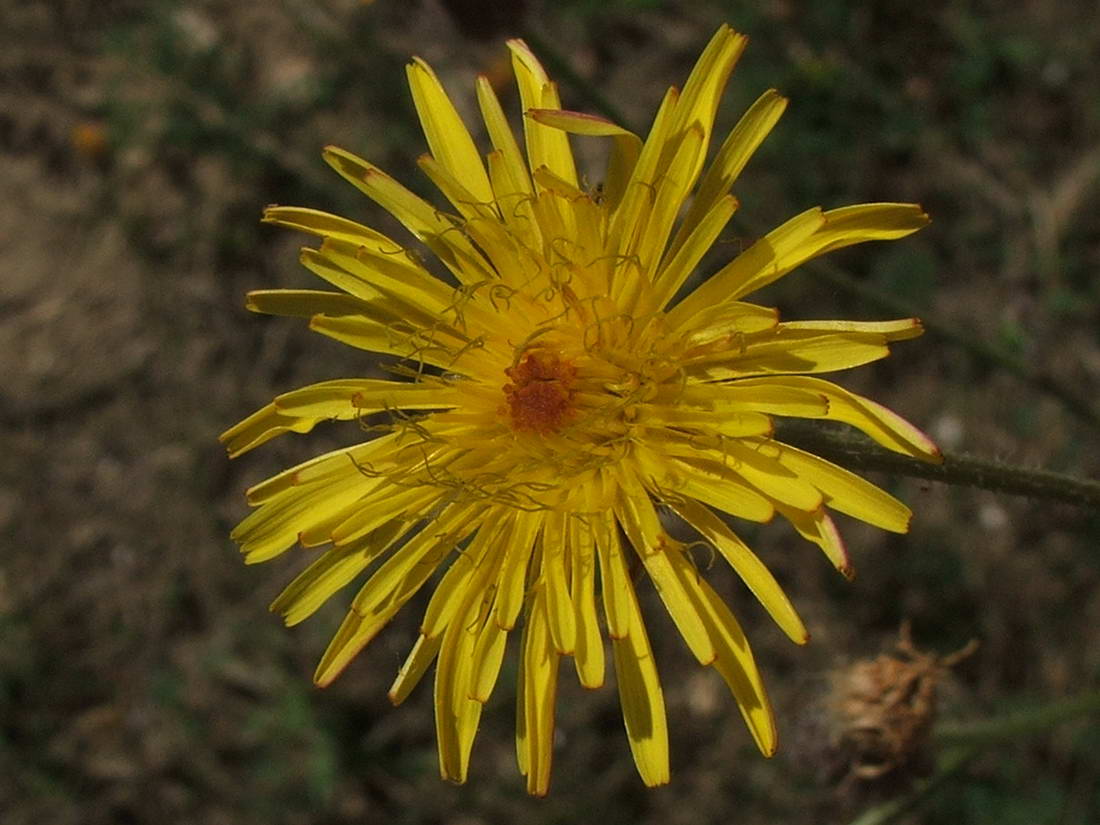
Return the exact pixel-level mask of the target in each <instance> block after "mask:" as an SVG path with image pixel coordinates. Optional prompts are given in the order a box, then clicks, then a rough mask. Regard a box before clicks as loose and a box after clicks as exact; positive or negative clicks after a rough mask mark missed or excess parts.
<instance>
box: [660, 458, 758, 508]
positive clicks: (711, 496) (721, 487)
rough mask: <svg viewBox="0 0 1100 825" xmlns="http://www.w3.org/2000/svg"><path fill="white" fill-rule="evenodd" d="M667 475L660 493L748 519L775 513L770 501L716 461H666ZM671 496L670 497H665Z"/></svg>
mask: <svg viewBox="0 0 1100 825" xmlns="http://www.w3.org/2000/svg"><path fill="white" fill-rule="evenodd" d="M669 465H670V471H671V475H670V476H668V477H667V479H666V481H665V482H664V483H665V485H666V486H665V488H663V489H664V492H665V495H666V496H668V495H669V494H670V493H679V494H681V495H682V496H683V497H686V498H695V499H698V500H699V501H702V502H704V503H706V504H709V505H711V506H712V507H717V508H718V509H719V510H722V511H723V512H725V513H729V514H730V515H731V516H736V517H737V518H743V519H746V520H748V521H756V522H761V523H763V522H767V521H771V519H772V517H773V516H774V515H775V507H774V506H773V505H772V503H771V501H770V500H769V499H767V498H765V497H764V496H762V495H761V494H760V493H758V492H757V491H756V490H754V489H753V488H752V487H750V486H749V485H748V484H747V483H746V482H745V480H744V479H743V478H741V476H739V475H737V474H736V473H735V472H734V471H733V470H731V469H730V468H729V467H727V466H726V465H724V464H723V463H722V462H720V461H708V460H706V459H693V458H690V457H685V458H684V459H683V460H679V461H670V462H669ZM669 497H670V498H671V496H669Z"/></svg>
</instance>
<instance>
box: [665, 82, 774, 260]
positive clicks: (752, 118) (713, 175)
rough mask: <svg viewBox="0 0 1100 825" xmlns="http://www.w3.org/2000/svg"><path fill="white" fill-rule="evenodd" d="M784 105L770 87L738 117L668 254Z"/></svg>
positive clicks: (708, 207)
mask: <svg viewBox="0 0 1100 825" xmlns="http://www.w3.org/2000/svg"><path fill="white" fill-rule="evenodd" d="M786 108H787V99H786V98H785V97H783V96H782V95H780V94H779V93H778V92H776V91H775V89H769V90H768V91H766V92H764V94H762V95H761V96H760V97H759V98H758V99H757V101H756V102H755V103H754V104H752V106H751V107H749V110H748V111H747V112H745V114H744V115H742V116H741V119H740V120H739V121H738V122H737V125H736V126H735V127H734V128H733V131H732V132H730V133H729V135H728V136H727V137H726V139H725V141H724V142H723V143H722V148H721V149H719V150H718V154H717V156H716V157H715V158H714V162H713V163H711V165H710V168H709V169H708V170H707V173H706V174H705V175H704V176H703V180H702V182H700V184H699V190H698V192H697V193H696V195H695V199H694V200H693V201H692V204H691V208H690V209H689V210H688V213H687V216H686V217H685V218H684V222H683V224H682V225H681V226H680V229H679V231H678V232H677V234H676V238H675V239H674V240H673V242H672V245H671V247H670V252H671V253H675V252H676V251H677V250H679V248H680V246H681V244H683V243H685V242H686V240H687V237H688V235H689V234H692V233H694V232H695V230H696V227H697V226H698V224H699V223H700V221H701V220H702V218H703V216H704V215H706V214H707V213H709V212H710V211H711V210H712V209H713V208H714V205H715V204H716V203H717V202H718V201H719V200H721V199H722V198H723V197H724V196H725V195H726V194H727V193H728V192H729V191H730V187H732V186H733V184H734V181H736V180H737V178H738V177H739V176H740V174H741V170H743V169H744V168H745V164H746V163H748V161H749V158H750V157H752V155H753V153H754V152H755V151H756V149H757V147H759V146H760V144H761V143H762V142H763V141H764V138H766V137H767V136H768V133H769V132H771V130H772V127H773V126H775V124H776V121H778V120H779V117H780V115H782V114H783V111H784V109H786Z"/></svg>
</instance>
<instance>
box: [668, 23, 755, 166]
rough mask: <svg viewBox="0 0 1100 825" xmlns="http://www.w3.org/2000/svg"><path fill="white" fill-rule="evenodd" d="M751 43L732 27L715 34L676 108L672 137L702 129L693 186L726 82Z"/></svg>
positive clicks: (722, 28) (690, 77)
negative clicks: (683, 132) (697, 128)
mask: <svg viewBox="0 0 1100 825" xmlns="http://www.w3.org/2000/svg"><path fill="white" fill-rule="evenodd" d="M747 43H748V38H747V37H745V35H743V34H738V33H737V32H735V31H733V29H731V28H730V27H729V26H725V25H723V26H722V27H720V28H719V29H718V31H717V32H715V34H714V37H712V38H711V40H710V42H709V43H708V44H707V47H706V48H705V49H704V50H703V53H702V54H701V55H700V56H699V60H698V61H697V62H696V63H695V66H694V68H692V70H691V75H690V76H689V77H688V79H687V83H685V84H684V91H683V94H682V95H681V96H680V103H679V104H678V105H677V106H676V113H675V120H674V121H673V124H672V129H671V133H672V135H674V136H675V135H677V134H679V133H680V132H681V131H683V130H685V129H690V128H692V127H693V126H695V125H696V124H698V125H699V126H700V127H701V128H702V131H703V153H702V154H700V155H699V157H698V158H697V160H696V166H695V168H694V169H693V170H692V172H691V175H690V177H691V180H692V181H693V182H694V180H695V179H696V178H697V177H698V175H699V170H700V168H701V167H702V165H703V156H704V155H705V153H706V147H707V145H708V144H709V141H710V134H711V131H712V129H713V126H714V115H715V113H716V112H717V111H718V103H719V101H720V100H721V99H722V94H723V92H724V91H725V88H726V82H727V81H728V80H729V76H730V73H731V72H732V71H733V67H734V65H735V64H736V63H737V59H738V58H739V57H740V56H741V53H742V52H743V51H744V50H745V45H746V44H747Z"/></svg>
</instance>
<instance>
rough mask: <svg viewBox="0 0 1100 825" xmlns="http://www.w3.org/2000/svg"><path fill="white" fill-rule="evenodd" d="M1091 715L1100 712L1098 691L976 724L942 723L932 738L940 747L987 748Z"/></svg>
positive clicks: (1099, 694)
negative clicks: (977, 746)
mask: <svg viewBox="0 0 1100 825" xmlns="http://www.w3.org/2000/svg"><path fill="white" fill-rule="evenodd" d="M1090 713H1100V690H1093V691H1089V692H1088V693H1082V694H1078V695H1077V696H1071V697H1069V698H1067V699H1061V700H1059V701H1056V702H1050V703H1049V704H1045V705H1039V706H1037V707H1030V708H1025V709H1022V710H1018V711H1015V712H1010V713H1006V714H1003V715H1001V716H996V717H994V718H992V719H983V720H981V721H979V722H948V723H941V724H939V725H937V726H936V730H935V734H934V735H935V738H936V741H937V742H939V743H940V744H941V745H951V746H954V745H989V744H993V743H995V742H999V741H1002V740H1006V739H1016V738H1018V737H1021V736H1028V735H1030V734H1033V733H1044V732H1046V731H1048V730H1050V728H1051V727H1052V726H1054V725H1057V724H1058V723H1060V722H1065V721H1067V720H1069V719H1073V718H1075V717H1077V716H1084V715H1086V714H1090Z"/></svg>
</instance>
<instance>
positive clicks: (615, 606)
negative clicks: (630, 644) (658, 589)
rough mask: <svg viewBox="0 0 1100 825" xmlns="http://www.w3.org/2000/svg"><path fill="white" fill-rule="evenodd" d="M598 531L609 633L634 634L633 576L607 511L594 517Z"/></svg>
mask: <svg viewBox="0 0 1100 825" xmlns="http://www.w3.org/2000/svg"><path fill="white" fill-rule="evenodd" d="M590 518H591V520H592V523H593V525H594V528H593V529H594V530H595V539H596V558H597V559H598V560H599V563H600V582H601V585H602V594H603V609H604V616H605V618H606V619H607V632H608V635H610V636H611V638H612V639H622V638H625V637H626V636H627V634H629V633H630V630H631V626H630V621H631V613H630V606H629V604H628V599H629V598H630V597H631V594H632V593H633V585H631V583H630V575H629V573H628V572H627V568H626V562H625V560H624V559H623V549H622V543H621V542H620V541H619V532H618V527H617V526H616V525H615V524H614V521H613V520H612V519H611V518H610V516H608V515H607V514H605V513H595V514H594V515H592V516H590Z"/></svg>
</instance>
